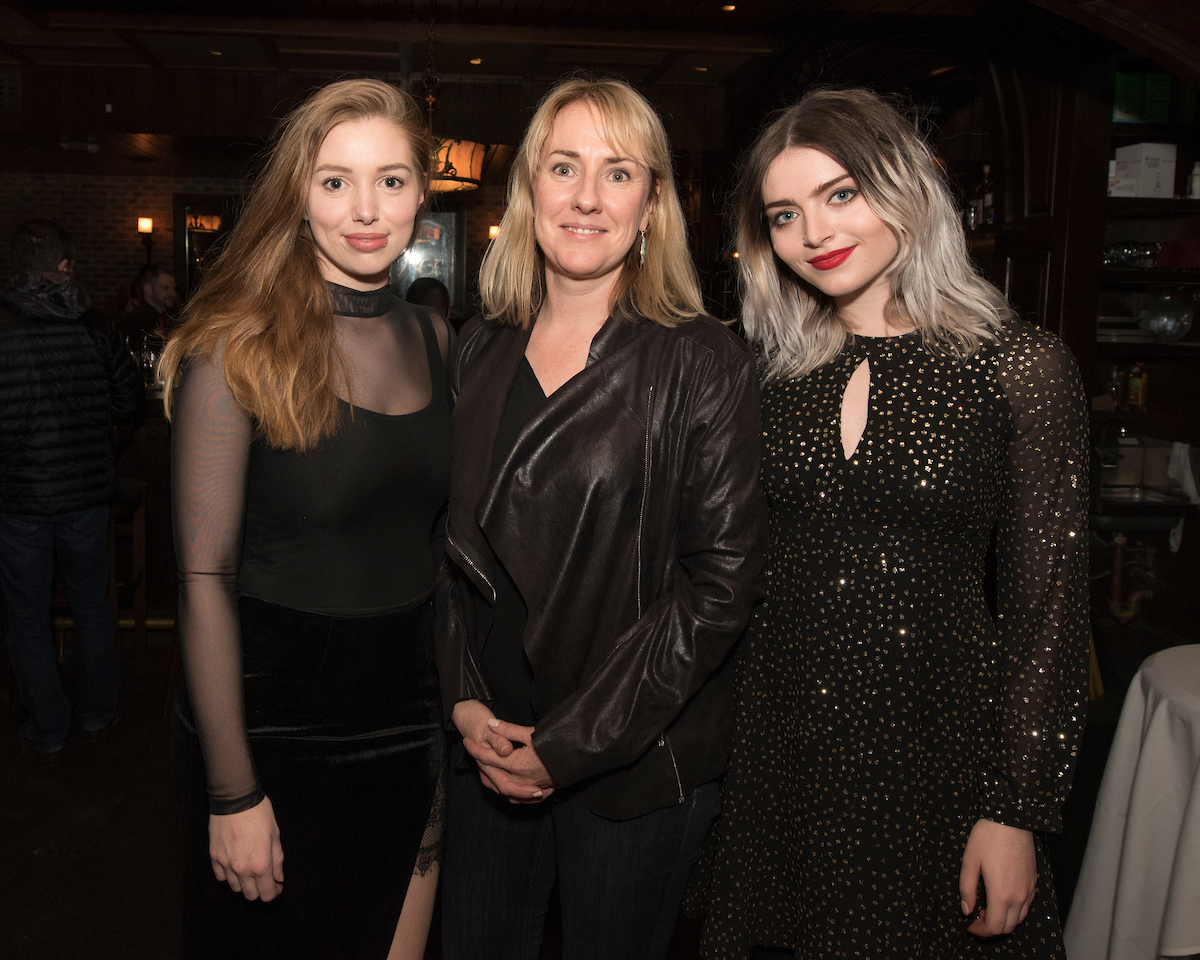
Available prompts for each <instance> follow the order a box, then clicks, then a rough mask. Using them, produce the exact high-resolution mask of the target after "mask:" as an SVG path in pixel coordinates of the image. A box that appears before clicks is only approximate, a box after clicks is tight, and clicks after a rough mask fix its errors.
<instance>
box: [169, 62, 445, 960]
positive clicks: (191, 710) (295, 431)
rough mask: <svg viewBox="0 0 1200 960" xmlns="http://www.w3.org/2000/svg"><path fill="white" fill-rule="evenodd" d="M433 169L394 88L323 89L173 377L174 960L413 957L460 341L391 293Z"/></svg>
mask: <svg viewBox="0 0 1200 960" xmlns="http://www.w3.org/2000/svg"><path fill="white" fill-rule="evenodd" d="M431 156H432V153H431V142H430V138H429V135H428V133H427V132H426V130H425V128H424V126H423V124H422V118H421V114H420V111H419V110H418V108H417V106H416V104H415V103H414V101H413V100H412V98H411V97H409V96H408V95H407V94H405V93H403V92H402V91H400V90H398V89H396V88H395V87H392V86H391V85H389V84H386V83H383V82H380V81H376V80H347V81H341V82H338V83H333V84H330V85H329V86H327V87H325V88H323V89H321V90H319V91H317V92H316V93H315V94H313V96H311V97H310V98H309V99H308V100H306V101H305V102H304V103H303V104H301V105H300V106H299V107H297V108H296V109H295V110H294V111H293V112H292V113H291V114H290V115H289V116H288V117H287V118H286V119H285V120H284V121H283V122H282V123H281V124H280V127H279V129H278V131H277V133H276V137H275V140H274V142H273V144H272V147H271V151H270V155H269V157H268V159H267V161H266V165H265V168H264V169H263V171H262V173H261V175H260V176H259V177H258V180H257V182H256V184H255V186H254V189H253V191H252V192H251V194H250V197H249V199H248V201H247V203H246V207H245V210H244V211H243V213H242V216H241V218H240V219H239V221H238V223H237V225H236V226H235V228H234V230H233V232H232V234H231V235H230V237H229V240H228V243H227V245H226V246H225V248H224V249H223V250H222V251H221V253H220V255H219V257H218V259H217V260H216V262H215V263H214V264H213V265H212V266H211V267H210V268H209V270H208V272H207V274H206V276H205V278H204V280H203V282H202V284H201V287H200V289H199V291H198V292H197V293H196V295H195V296H194V297H193V299H192V301H191V302H190V303H189V304H188V307H187V311H186V314H185V319H184V323H183V326H182V327H181V328H180V330H179V331H178V332H177V334H176V335H175V336H174V337H172V339H171V341H170V343H169V344H168V346H167V349H166V352H165V355H164V358H163V362H162V371H163V375H164V379H165V382H166V403H167V410H168V412H169V414H170V416H171V420H172V426H173V432H172V493H173V502H174V523H175V544H176V555H177V558H178V565H179V576H180V602H179V623H180V641H181V644H182V649H183V660H184V673H185V679H186V684H185V686H184V688H183V689H181V696H180V698H179V702H178V704H177V705H176V714H175V730H174V738H175V755H176V770H177V778H178V782H179V790H180V796H181V800H182V804H183V811H184V821H185V830H186V844H185V857H186V860H185V869H184V922H183V956H184V957H195V958H213V957H255V958H262V957H279V958H287V960H296V958H304V957H313V958H317V957H328V956H349V957H356V958H370V957H377V958H380V960H382V958H384V957H388V958H419V957H421V956H422V955H423V953H424V946H425V940H426V935H427V932H428V927H429V920H430V916H431V913H432V908H433V895H434V890H435V887H436V882H437V860H438V855H439V850H438V843H439V839H440V828H441V816H442V814H441V803H440V786H439V784H440V776H441V771H442V759H443V758H442V754H443V748H442V735H441V723H440V714H439V709H438V706H439V705H438V696H437V682H436V671H435V668H434V664H433V649H432V639H433V599H432V590H433V577H434V569H435V557H436V554H435V541H436V540H437V539H438V537H439V533H440V528H439V524H438V517H439V515H440V514H441V512H442V510H443V506H444V503H445V499H446V494H447V489H448V483H449V477H448V471H449V419H450V412H449V403H448V399H447V396H446V387H445V384H446V381H445V371H444V363H445V358H446V354H447V346H448V338H449V332H448V329H447V326H446V323H445V320H444V319H443V318H441V317H438V316H436V315H433V314H430V313H428V312H427V311H425V310H424V309H423V308H415V307H412V306H411V305H408V304H406V303H404V302H403V301H402V300H399V299H397V298H396V297H394V296H393V295H392V292H391V290H390V288H389V287H388V276H389V270H390V266H391V264H392V262H393V261H395V260H396V258H397V257H399V256H400V255H401V254H402V253H403V252H404V250H405V249H406V248H407V247H408V245H409V243H410V242H411V240H412V237H413V234H414V230H415V228H416V225H417V223H418V221H419V218H420V214H421V211H422V209H423V208H424V199H425V191H426V189H427V187H428V183H429V175H430V161H431ZM285 877H286V879H285Z"/></svg>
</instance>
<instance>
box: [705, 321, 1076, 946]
mask: <svg viewBox="0 0 1200 960" xmlns="http://www.w3.org/2000/svg"><path fill="white" fill-rule="evenodd" d="M864 360H866V361H868V362H869V364H870V380H871V384H870V399H869V404H868V411H869V412H868V418H867V424H866V429H865V432H864V433H863V435H862V438H861V440H860V441H859V443H858V446H857V448H856V449H855V450H854V452H853V453H852V455H851V456H850V457H849V458H848V459H847V458H846V457H845V456H844V453H843V448H842V443H841V433H840V420H839V417H840V408H841V402H842V395H843V393H844V392H845V389H846V385H847V383H848V382H849V379H850V376H851V374H852V373H853V372H854V370H855V369H856V368H857V367H858V366H859V364H861V363H862V362H863V361H864ZM763 424H764V427H763V483H764V486H765V487H766V490H767V493H768V496H769V498H770V502H771V544H770V546H771V561H770V565H769V569H768V592H767V600H766V602H765V603H764V605H763V606H762V608H761V609H760V610H759V612H758V613H757V614H756V616H755V618H754V620H753V622H752V623H751V626H750V629H749V631H748V633H747V636H746V638H745V641H744V642H743V646H742V649H741V653H740V658H739V665H738V689H739V705H738V715H737V726H736V733H735V738H734V752H733V756H732V759H731V762H730V773H729V776H728V779H727V782H726V785H725V794H724V811H723V814H722V817H721V819H720V820H719V821H718V824H717V826H716V827H715V828H714V832H713V835H712V836H711V837H710V843H709V848H708V850H707V851H706V855H705V857H706V871H707V873H706V876H707V878H708V879H707V885H706V886H704V889H703V891H702V893H701V899H702V900H703V901H704V905H706V906H707V910H708V920H707V922H706V927H705V937H704V946H703V952H704V956H706V957H713V958H716V957H745V956H747V955H748V953H749V950H750V948H751V947H752V946H754V945H768V946H775V947H783V948H789V949H794V950H796V955H797V956H798V957H803V958H832V957H905V958H919V957H927V958H937V960H943V958H953V957H982V956H1004V957H1031V958H1032V957H1039V958H1041V957H1057V956H1061V955H1062V946H1061V939H1060V934H1059V922H1058V917H1057V914H1056V909H1055V904H1054V894H1053V885H1052V881H1051V879H1050V876H1049V871H1048V867H1047V865H1046V862H1045V858H1044V857H1043V856H1042V853H1041V847H1040V844H1039V848H1038V860H1039V882H1038V891H1037V895H1036V898H1035V900H1034V904H1033V907H1032V909H1031V911H1030V914H1029V917H1028V918H1027V919H1026V921H1025V922H1024V923H1023V924H1022V925H1021V926H1020V927H1019V928H1018V929H1017V931H1016V932H1015V933H1013V934H1012V935H1010V936H1007V937H1000V938H997V939H995V940H990V941H989V940H982V939H978V938H975V937H972V936H971V935H970V934H968V933H967V932H966V931H967V926H968V925H969V923H970V921H969V920H968V919H966V918H964V917H963V916H962V913H961V910H960V906H959V893H958V877H959V872H960V869H961V865H962V853H963V849H964V846H965V843H966V838H967V835H968V833H969V831H970V829H971V827H972V826H973V824H974V823H975V822H976V820H978V819H979V818H981V817H988V818H991V819H994V820H997V821H999V822H1001V823H1007V824H1010V825H1013V826H1018V827H1023V828H1027V829H1032V830H1039V831H1041V830H1052V829H1056V828H1057V827H1058V824H1059V819H1058V818H1059V809H1060V807H1061V805H1062V803H1063V802H1064V800H1065V799H1066V795H1067V792H1068V790H1069V786H1070V778H1071V772H1072V769H1073V764H1074V760H1075V756H1076V752H1077V749H1078V744H1079V740H1080V737H1081V735H1082V731H1083V723H1084V711H1085V706H1086V679H1087V677H1086V664H1087V637H1088V629H1087V579H1086V539H1087V538H1086V536H1085V534H1086V527H1087V474H1088V449H1087V420H1086V405H1085V402H1084V396H1083V390H1082V386H1081V384H1080V381H1079V376H1078V372H1077V370H1076V367H1075V362H1074V359H1073V358H1072V357H1071V355H1070V353H1069V352H1068V351H1067V350H1066V349H1065V348H1064V347H1063V346H1062V344H1061V343H1060V342H1059V341H1058V340H1057V339H1056V338H1055V337H1053V336H1052V335H1050V334H1047V333H1045V332H1044V331H1041V330H1038V329H1036V328H1033V327H1031V326H1029V325H1027V324H1024V323H1021V322H1019V321H1014V322H1013V323H1012V324H1011V326H1010V328H1009V329H1007V330H1006V331H1005V332H1004V333H1003V334H1002V336H1001V339H1000V341H999V342H998V343H988V344H985V346H984V347H983V348H982V349H981V351H980V352H979V353H978V354H977V355H976V356H975V357H973V358H972V359H970V360H968V361H965V362H964V361H958V360H955V359H954V358H952V357H948V356H944V355H940V354H938V353H936V352H934V351H931V350H929V349H927V348H926V347H925V346H924V345H923V344H922V341H921V338H920V336H919V335H916V334H911V335H908V336H903V337H892V338H863V337H859V338H856V339H855V340H854V341H852V342H851V343H850V344H848V346H847V348H846V350H845V351H843V353H842V354H841V355H840V356H839V357H838V358H836V359H835V360H834V361H832V362H831V363H829V364H827V365H826V366H824V367H821V368H819V369H818V370H816V371H814V372H813V373H811V374H810V375H809V376H807V377H805V378H804V379H802V380H784V381H774V382H771V383H769V384H767V385H766V386H765V387H764V392H763ZM989 549H991V550H992V551H993V554H992V555H993V556H994V558H995V598H994V610H992V609H990V608H989V601H988V591H987V590H986V589H985V569H986V563H985V559H986V557H987V556H988V554H989Z"/></svg>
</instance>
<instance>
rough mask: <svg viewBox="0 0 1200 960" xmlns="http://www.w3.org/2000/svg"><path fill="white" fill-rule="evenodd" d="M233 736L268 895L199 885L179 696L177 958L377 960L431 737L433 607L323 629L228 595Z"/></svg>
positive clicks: (429, 800)
mask: <svg viewBox="0 0 1200 960" xmlns="http://www.w3.org/2000/svg"><path fill="white" fill-rule="evenodd" d="M239 609H240V616H241V625H242V656H243V661H244V664H245V703H246V727H247V732H248V734H249V737H250V748H251V751H252V753H253V756H254V764H255V769H256V770H257V773H258V778H259V781H260V783H261V784H262V786H263V789H264V790H265V791H266V794H267V796H268V797H270V799H271V803H272V805H273V806H274V809H275V819H276V822H277V823H278V825H279V831H280V842H281V844H282V846H283V853H284V867H283V869H284V877H285V880H284V884H283V892H282V893H281V894H280V895H279V896H278V897H276V898H275V900H273V901H271V902H270V903H262V902H261V901H255V902H251V901H248V900H246V899H245V898H244V897H243V896H242V895H241V894H240V893H235V892H233V891H232V890H231V889H230V888H229V886H228V884H226V883H223V882H219V881H217V879H216V878H215V877H214V876H213V872H212V866H211V864H210V861H209V856H208V790H207V783H206V778H205V773H204V762H203V757H202V755H201V751H200V742H199V739H198V738H197V736H196V734H195V732H194V727H193V725H192V722H191V710H190V707H189V706H188V704H187V702H186V697H181V702H180V703H179V704H178V706H177V709H176V718H175V725H174V743H173V747H174V752H175V770H176V778H177V784H178V788H179V794H180V800H181V803H182V808H183V820H184V833H185V842H184V858H185V859H184V902H183V944H182V957H183V958H184V960H190V958H197V960H199V958H204V960H214V958H218V957H220V958H238V957H246V958H250V957H253V958H256V960H258V958H268V957H276V958H280V960H283V958H287V960H309V958H312V960H317V958H321V960H326V958H353V960H372V958H380V960H382V958H384V957H386V956H387V952H388V948H389V947H390V945H391V942H392V936H393V934H394V932H395V929H396V921H397V920H398V918H399V916H400V909H401V907H402V906H403V903H404V896H405V894H406V892H407V890H408V882H409V878H410V877H411V876H412V873H413V869H414V865H415V864H416V863H417V860H418V856H419V855H420V856H421V857H422V861H423V863H424V861H425V860H426V859H428V858H429V851H428V849H426V850H422V839H423V836H424V835H425V832H426V826H427V824H429V823H430V822H431V821H437V820H438V818H439V816H440V813H439V812H438V811H437V810H434V809H433V808H434V805H435V796H436V795H437V793H438V784H439V778H440V777H441V772H442V766H443V762H444V746H445V739H444V734H443V729H442V723H441V708H440V705H439V700H438V684H437V674H436V669H435V666H434V655H433V602H432V600H428V601H425V602H423V603H421V604H420V605H418V606H416V607H414V608H412V609H409V610H406V611H403V612H400V613H393V614H387V615H384V616H369V617H330V616H324V615H321V614H313V613H304V612H301V611H297V610H291V609H288V608H286V607H280V606H276V605H274V604H270V603H266V602H264V601H262V600H255V599H252V598H247V597H243V598H242V599H241V601H240V606H239Z"/></svg>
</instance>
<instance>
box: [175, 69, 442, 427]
mask: <svg viewBox="0 0 1200 960" xmlns="http://www.w3.org/2000/svg"><path fill="white" fill-rule="evenodd" d="M376 118H378V119H382V120H387V121H388V122H390V123H394V124H395V125H396V126H397V127H399V128H400V130H401V131H402V132H403V133H404V136H405V138H406V139H407V140H408V144H409V147H410V148H411V150H412V159H413V165H414V167H415V173H416V175H417V177H418V178H419V180H420V186H421V189H422V191H425V192H426V193H427V192H428V191H427V188H428V186H429V178H430V175H431V169H432V162H433V140H432V137H431V136H430V135H429V132H428V131H427V130H426V129H425V125H424V121H423V118H422V116H421V111H420V110H419V109H418V107H417V104H416V102H415V101H414V100H413V98H412V97H410V96H409V95H408V94H407V93H405V92H403V91H402V90H399V89H397V88H396V87H393V86H392V85H391V84H388V83H384V82H383V81H380V80H342V81H338V82H336V83H331V84H329V85H328V86H326V87H323V88H322V89H320V90H318V91H317V92H316V93H315V94H313V95H312V96H311V97H309V98H308V100H306V101H305V102H304V103H302V104H301V105H300V106H298V107H297V108H296V109H295V110H293V111H292V112H291V113H290V114H288V116H287V117H286V118H285V119H284V120H283V121H282V122H281V123H280V125H279V126H278V128H276V131H275V135H274V138H273V146H272V148H271V150H270V153H269V156H268V158H267V161H266V165H265V167H264V168H263V170H262V173H261V174H260V175H259V176H258V178H257V180H256V182H255V184H254V188H253V190H252V191H251V193H250V197H249V199H248V200H247V201H246V207H245V209H244V210H243V212H242V215H241V217H240V219H239V220H238V222H237V225H236V226H235V227H234V228H233V230H232V231H231V233H230V235H229V237H228V242H227V243H226V244H225V246H224V248H223V249H222V250H221V251H220V253H219V255H218V256H217V258H216V260H215V262H213V263H212V264H211V266H209V267H208V269H207V272H206V273H205V276H204V279H203V281H202V283H201V284H200V289H199V290H198V291H197V293H196V295H195V296H194V297H193V298H192V300H191V301H190V302H189V303H188V305H187V307H186V309H185V310H184V319H183V324H182V326H181V327H180V328H179V330H177V331H176V332H175V334H174V335H173V336H172V337H171V339H170V342H169V343H168V344H167V348H166V350H165V351H164V353H163V358H162V363H161V366H160V370H161V376H162V378H163V381H164V383H165V388H164V397H165V403H164V406H165V408H166V413H167V416H168V417H169V416H170V415H171V406H172V402H173V400H174V393H175V389H176V387H177V386H178V384H179V377H180V373H181V372H182V369H183V365H184V363H185V362H186V361H187V360H188V359H189V358H191V357H211V356H212V355H213V353H214V351H215V350H216V349H217V348H218V346H220V345H221V344H222V343H224V354H223V359H224V373H225V379H226V381H228V383H229V388H230V390H231V391H232V393H233V396H234V399H235V400H237V402H238V403H239V404H241V405H242V407H243V408H244V409H245V410H247V411H248V412H249V413H250V415H251V416H252V417H253V418H254V421H255V429H256V430H257V432H258V434H259V435H260V436H262V437H263V438H264V439H265V440H266V441H267V442H268V443H269V444H270V445H271V446H273V447H278V448H280V449H284V450H298V451H304V450H308V449H311V448H312V447H313V446H315V445H316V444H317V443H318V442H319V441H320V440H321V439H322V438H324V437H326V436H329V435H330V434H332V433H333V432H334V430H335V429H336V428H337V425H338V423H339V417H340V413H339V410H338V403H337V394H336V392H335V386H334V383H335V381H334V376H333V375H334V372H335V370H338V369H340V370H341V372H342V374H343V375H345V373H346V371H345V358H344V357H343V356H342V354H341V351H340V350H339V349H338V346H337V341H336V339H335V332H334V325H333V299H332V297H331V296H330V293H329V288H328V286H327V284H326V282H325V280H324V278H323V276H322V274H321V269H320V265H319V262H318V259H317V251H316V246H315V243H314V241H313V236H312V232H311V230H310V229H309V225H308V221H307V220H305V211H306V209H307V207H308V193H309V187H310V183H311V180H312V175H313V168H314V167H315V165H316V161H317V153H318V152H319V151H320V149H321V144H322V143H323V142H324V140H325V137H326V135H327V134H328V133H329V131H330V130H332V129H333V128H334V127H335V126H336V125H337V124H339V123H342V122H344V121H346V120H365V119H376ZM423 210H424V204H422V205H421V207H420V209H418V211H417V219H416V221H415V222H414V231H415V228H416V223H419V222H420V217H421V212H422V211H423ZM344 379H347V380H348V379H349V378H348V377H345V376H344Z"/></svg>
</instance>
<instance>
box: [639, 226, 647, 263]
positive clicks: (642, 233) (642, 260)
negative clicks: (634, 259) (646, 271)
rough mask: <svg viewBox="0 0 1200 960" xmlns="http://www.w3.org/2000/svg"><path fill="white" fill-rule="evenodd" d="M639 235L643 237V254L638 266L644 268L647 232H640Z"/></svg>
mask: <svg viewBox="0 0 1200 960" xmlns="http://www.w3.org/2000/svg"><path fill="white" fill-rule="evenodd" d="M638 233H639V234H640V235H641V237H642V252H641V254H640V256H639V260H638V265H639V266H642V267H644V266H645V265H646V231H645V230H639V231H638Z"/></svg>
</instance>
